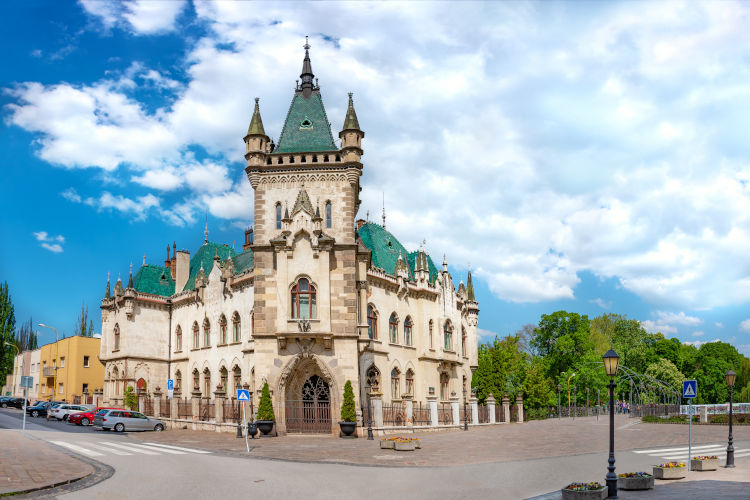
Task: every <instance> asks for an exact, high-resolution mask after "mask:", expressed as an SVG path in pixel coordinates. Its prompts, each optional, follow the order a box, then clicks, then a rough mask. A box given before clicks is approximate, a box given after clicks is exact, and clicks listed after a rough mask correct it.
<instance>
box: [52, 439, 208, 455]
mask: <svg viewBox="0 0 750 500" xmlns="http://www.w3.org/2000/svg"><path fill="white" fill-rule="evenodd" d="M52 443H54V444H56V445H58V446H62V447H63V448H67V449H69V450H71V451H75V452H77V453H80V454H82V455H86V456H87V457H92V458H96V457H103V456H106V455H118V456H133V455H162V454H164V455H187V454H190V453H193V454H210V453H211V452H210V451H205V450H196V449H194V448H184V447H182V446H171V445H167V444H159V443H144V444H138V443H127V444H124V443H113V442H112V441H96V442H88V441H86V442H81V443H69V442H67V441H52Z"/></svg>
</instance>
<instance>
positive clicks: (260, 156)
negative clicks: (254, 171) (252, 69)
mask: <svg viewBox="0 0 750 500" xmlns="http://www.w3.org/2000/svg"><path fill="white" fill-rule="evenodd" d="M259 100H260V99H258V98H257V97H256V98H255V109H254V110H253V117H252V119H251V120H250V126H249V127H248V128H247V135H245V137H244V141H245V160H247V168H246V169H245V170H246V171H247V170H248V169H250V168H251V167H258V166H261V165H265V163H266V154H267V153H268V144H269V142H270V141H271V139H269V138H268V136H267V135H266V130H265V129H264V128H263V120H262V119H261V117H260V106H259V105H258V101H259Z"/></svg>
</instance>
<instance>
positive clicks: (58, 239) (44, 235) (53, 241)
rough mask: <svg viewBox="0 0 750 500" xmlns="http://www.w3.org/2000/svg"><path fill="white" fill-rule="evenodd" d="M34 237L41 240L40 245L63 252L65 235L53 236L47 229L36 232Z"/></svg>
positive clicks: (51, 250)
mask: <svg viewBox="0 0 750 500" xmlns="http://www.w3.org/2000/svg"><path fill="white" fill-rule="evenodd" d="M33 234H34V238H36V240H37V241H38V242H39V244H40V246H41V247H42V248H44V249H46V250H49V251H50V252H52V253H61V252H62V251H63V247H62V244H61V243H65V237H64V236H63V235H61V234H58V235H57V236H51V235H50V234H49V233H48V232H47V231H39V232H35V233H33Z"/></svg>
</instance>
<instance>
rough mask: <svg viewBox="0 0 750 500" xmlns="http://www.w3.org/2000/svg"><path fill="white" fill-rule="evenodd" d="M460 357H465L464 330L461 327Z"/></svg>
mask: <svg viewBox="0 0 750 500" xmlns="http://www.w3.org/2000/svg"><path fill="white" fill-rule="evenodd" d="M461 356H466V329H465V328H464V327H463V326H462V327H461Z"/></svg>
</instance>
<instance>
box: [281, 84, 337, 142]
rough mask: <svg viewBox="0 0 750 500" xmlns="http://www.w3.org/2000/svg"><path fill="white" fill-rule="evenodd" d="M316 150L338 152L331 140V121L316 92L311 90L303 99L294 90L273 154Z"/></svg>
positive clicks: (318, 93)
mask: <svg viewBox="0 0 750 500" xmlns="http://www.w3.org/2000/svg"><path fill="white" fill-rule="evenodd" d="M318 151H338V148H337V147H336V144H335V143H334V142H333V135H332V134H331V124H330V123H329V122H328V116H326V110H325V108H324V107H323V100H322V98H321V97H320V92H318V91H315V92H313V93H312V94H311V95H310V97H309V99H305V97H304V95H302V93H301V92H296V93H295V95H294V97H293V98H292V104H291V105H290V106H289V112H288V113H287V115H286V121H285V122H284V128H282V129H281V137H280V138H279V144H278V146H277V147H276V149H275V150H274V151H273V152H274V153H306V152H310V153H312V152H318Z"/></svg>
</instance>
